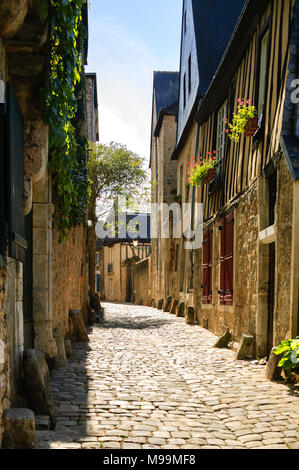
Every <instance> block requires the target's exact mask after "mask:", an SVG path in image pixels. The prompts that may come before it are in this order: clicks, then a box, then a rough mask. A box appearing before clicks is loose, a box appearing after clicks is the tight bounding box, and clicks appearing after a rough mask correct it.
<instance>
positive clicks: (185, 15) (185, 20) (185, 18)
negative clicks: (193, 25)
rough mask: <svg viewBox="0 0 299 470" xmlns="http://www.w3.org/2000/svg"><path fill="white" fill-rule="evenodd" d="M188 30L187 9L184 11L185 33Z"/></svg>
mask: <svg viewBox="0 0 299 470" xmlns="http://www.w3.org/2000/svg"><path fill="white" fill-rule="evenodd" d="M186 31H187V12H186V11H185V13H184V34H186Z"/></svg>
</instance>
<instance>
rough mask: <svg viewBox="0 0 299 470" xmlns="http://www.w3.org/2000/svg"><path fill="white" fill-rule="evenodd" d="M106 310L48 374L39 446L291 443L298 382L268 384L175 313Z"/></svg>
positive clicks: (298, 418) (261, 371)
mask: <svg viewBox="0 0 299 470" xmlns="http://www.w3.org/2000/svg"><path fill="white" fill-rule="evenodd" d="M103 307H104V308H105V316H104V321H103V322H102V323H101V324H96V325H95V326H94V327H93V330H92V331H91V330H90V336H89V343H88V344H87V343H77V344H76V343H75V344H73V356H72V357H71V358H70V359H69V361H68V363H67V365H66V366H65V367H63V368H60V369H58V370H53V371H52V373H51V378H52V387H53V392H54V398H55V402H56V405H57V412H56V415H57V417H56V427H55V430H52V431H49V430H43V431H37V432H36V439H37V443H36V448H38V449H48V448H51V449H79V448H82V449H101V448H103V449H140V448H142V449H151V448H152V449H170V448H171V449H175V448H180V449H192V448H194V449H196V448H197V449H198V448H200V449H207V448H210V449H219V448H229V449H232V448H236V449H238V448H244V449H246V448H247V449H248V448H249V449H255V448H275V449H280V448H281V449H287V448H290V449H292V448H298V446H299V431H298V425H299V386H298V385H297V386H294V385H285V384H284V383H283V382H270V381H267V380H266V379H265V366H263V365H259V364H258V363H257V361H236V360H235V357H234V352H233V351H232V350H230V349H215V348H213V345H214V343H215V340H216V337H215V335H213V334H212V333H211V332H209V331H208V330H205V329H203V328H200V327H199V326H189V325H186V323H185V320H184V319H182V318H177V317H175V316H174V315H171V314H169V313H164V312H162V311H160V310H156V309H153V308H149V307H140V306H139V307H138V306H135V305H128V304H126V305H121V304H109V303H104V304H103Z"/></svg>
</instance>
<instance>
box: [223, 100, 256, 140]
mask: <svg viewBox="0 0 299 470" xmlns="http://www.w3.org/2000/svg"><path fill="white" fill-rule="evenodd" d="M238 103H239V105H238V107H237V109H238V112H237V113H234V115H233V122H232V124H231V123H229V124H228V126H229V128H230V133H229V134H228V136H229V138H230V139H231V140H234V141H235V142H236V143H238V142H239V140H240V134H242V133H243V132H244V128H245V126H246V124H247V122H248V120H249V119H251V118H254V117H255V116H256V109H255V107H254V106H250V100H247V101H246V103H245V100H244V99H243V100H241V99H240V98H239V99H238ZM225 123H226V124H227V120H226V121H225ZM227 132H229V131H228V130H227Z"/></svg>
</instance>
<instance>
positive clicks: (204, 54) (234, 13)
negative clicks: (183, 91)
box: [192, 0, 246, 96]
mask: <svg viewBox="0 0 299 470" xmlns="http://www.w3.org/2000/svg"><path fill="white" fill-rule="evenodd" d="M245 3H246V1H245V0H230V1H229V2H223V1H216V2H215V1H214V2H211V1H209V2H207V1H202V0H200V1H198V0H192V9H193V18H194V29H195V39H196V47H197V58H198V67H199V74H200V84H199V88H198V95H199V96H203V95H204V94H205V93H206V91H207V89H208V87H209V85H210V83H211V80H212V79H213V76H214V74H215V72H216V70H217V68H218V65H219V63H220V61H221V58H222V56H223V53H224V51H225V49H226V47H227V44H228V42H229V39H230V37H231V35H232V33H233V30H234V28H235V25H236V23H237V21H238V18H239V16H240V14H241V12H242V9H243V7H244V4H245Z"/></svg>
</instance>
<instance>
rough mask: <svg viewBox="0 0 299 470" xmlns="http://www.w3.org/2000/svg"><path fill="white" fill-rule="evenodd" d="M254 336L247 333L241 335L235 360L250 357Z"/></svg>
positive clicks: (252, 350) (252, 352)
mask: <svg viewBox="0 0 299 470" xmlns="http://www.w3.org/2000/svg"><path fill="white" fill-rule="evenodd" d="M254 343H255V341H254V337H253V336H249V335H242V338H241V341H240V344H239V347H238V349H237V352H236V359H237V360H244V359H247V358H249V357H252V355H253V354H254Z"/></svg>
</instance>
